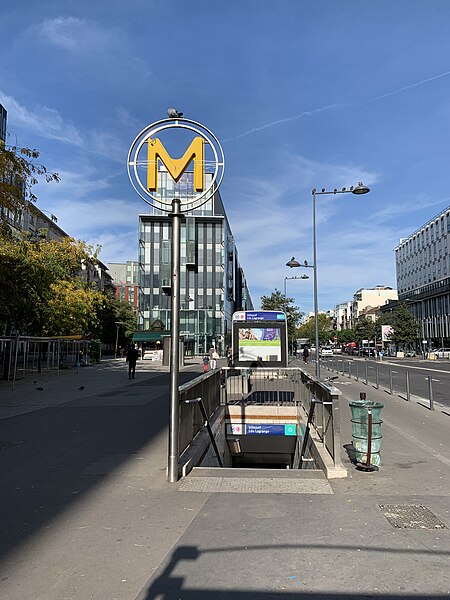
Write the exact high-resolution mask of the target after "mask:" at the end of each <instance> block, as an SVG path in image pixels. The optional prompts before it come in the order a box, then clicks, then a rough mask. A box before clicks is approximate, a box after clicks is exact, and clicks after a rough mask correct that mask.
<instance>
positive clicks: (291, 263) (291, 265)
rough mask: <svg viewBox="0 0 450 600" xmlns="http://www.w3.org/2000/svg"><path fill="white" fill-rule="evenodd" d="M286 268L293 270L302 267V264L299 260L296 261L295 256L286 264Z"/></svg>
mask: <svg viewBox="0 0 450 600" xmlns="http://www.w3.org/2000/svg"><path fill="white" fill-rule="evenodd" d="M286 266H287V267H290V268H291V269H292V268H293V267H300V263H299V262H298V260H295V256H293V257H292V258H291V260H289V261H288V262H287V263H286Z"/></svg>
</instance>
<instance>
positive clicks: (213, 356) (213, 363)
mask: <svg viewBox="0 0 450 600" xmlns="http://www.w3.org/2000/svg"><path fill="white" fill-rule="evenodd" d="M218 358H219V355H218V354H217V351H216V349H215V348H211V349H210V350H209V366H210V368H211V369H215V368H217V359H218Z"/></svg>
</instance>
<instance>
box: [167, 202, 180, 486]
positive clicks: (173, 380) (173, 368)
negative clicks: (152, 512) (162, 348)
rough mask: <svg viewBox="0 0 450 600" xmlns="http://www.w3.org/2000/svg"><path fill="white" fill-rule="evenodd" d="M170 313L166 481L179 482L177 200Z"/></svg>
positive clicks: (178, 221)
mask: <svg viewBox="0 0 450 600" xmlns="http://www.w3.org/2000/svg"><path fill="white" fill-rule="evenodd" d="M171 217H172V311H171V313H172V314H171V327H170V334H171V348H170V420H169V460H168V479H169V482H170V483H175V482H176V481H178V452H179V443H178V430H179V397H178V378H179V371H180V343H179V340H180V239H181V235H180V232H181V213H180V200H179V199H178V198H175V199H174V200H173V201H172V213H171Z"/></svg>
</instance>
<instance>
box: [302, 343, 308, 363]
mask: <svg viewBox="0 0 450 600" xmlns="http://www.w3.org/2000/svg"><path fill="white" fill-rule="evenodd" d="M308 358H309V350H308V347H307V346H305V347H304V348H303V362H304V363H305V364H306V363H307V362H308Z"/></svg>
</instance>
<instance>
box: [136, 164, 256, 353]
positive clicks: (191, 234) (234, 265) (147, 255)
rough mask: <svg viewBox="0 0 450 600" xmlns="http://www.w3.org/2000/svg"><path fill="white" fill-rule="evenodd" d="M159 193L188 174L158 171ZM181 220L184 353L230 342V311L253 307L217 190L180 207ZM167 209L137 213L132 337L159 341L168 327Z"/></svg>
mask: <svg viewBox="0 0 450 600" xmlns="http://www.w3.org/2000/svg"><path fill="white" fill-rule="evenodd" d="M159 175H160V180H159V184H158V185H161V186H162V192H161V193H162V194H165V195H166V197H167V198H171V197H173V194H174V187H178V189H180V186H181V187H183V186H187V187H189V185H190V184H191V181H192V174H191V173H187V174H185V175H183V177H182V179H181V181H180V183H179V184H174V182H173V181H172V179H171V177H170V176H168V174H167V173H164V172H162V173H160V174H159ZM185 214H186V216H185V218H184V219H183V221H182V225H181V274H180V275H181V276H180V302H181V312H180V334H181V336H182V337H183V338H184V346H185V353H186V354H187V355H199V354H203V353H205V352H207V351H208V350H209V348H210V347H211V346H216V348H217V349H218V350H219V351H220V352H221V353H224V351H225V349H226V347H227V346H230V345H231V324H232V315H233V312H235V311H236V310H251V309H252V308H253V305H252V301H251V298H250V294H249V291H248V288H247V283H246V280H245V276H244V273H243V270H242V268H241V267H240V265H239V260H238V252H237V249H236V245H235V243H234V238H233V235H232V232H231V229H230V225H229V223H228V220H227V217H226V214H225V209H224V206H223V203H222V199H221V197H220V193H219V192H218V191H216V192H215V194H214V196H213V197H212V198H211V199H210V200H208V202H206V203H205V204H204V205H203V206H201V207H199V208H195V209H192V210H190V211H189V212H187V213H185ZM171 244H172V228H171V217H170V214H167V213H163V212H162V211H159V210H157V209H152V212H151V213H150V214H142V215H140V216H139V270H140V274H139V303H138V306H139V312H138V330H139V331H138V332H137V334H136V336H135V340H136V341H139V342H144V343H145V342H148V344H149V345H150V344H154V343H158V342H159V343H161V341H162V336H163V335H168V334H169V333H170V327H171Z"/></svg>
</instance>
